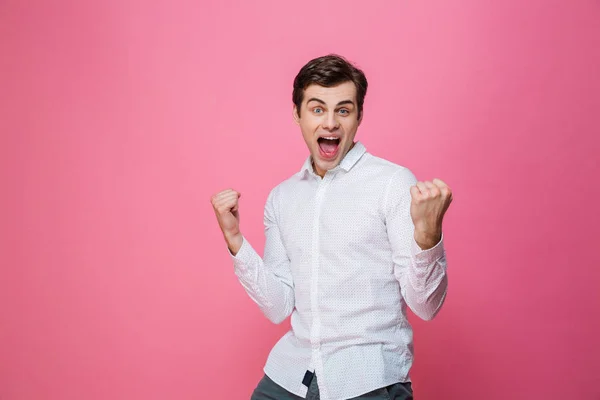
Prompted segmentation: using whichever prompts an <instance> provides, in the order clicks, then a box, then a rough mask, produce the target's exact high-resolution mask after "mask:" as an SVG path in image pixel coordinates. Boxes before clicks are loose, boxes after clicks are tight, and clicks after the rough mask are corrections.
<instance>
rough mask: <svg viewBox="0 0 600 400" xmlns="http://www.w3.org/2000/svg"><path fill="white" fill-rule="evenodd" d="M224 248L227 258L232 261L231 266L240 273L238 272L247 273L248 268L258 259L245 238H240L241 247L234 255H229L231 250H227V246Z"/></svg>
mask: <svg viewBox="0 0 600 400" xmlns="http://www.w3.org/2000/svg"><path fill="white" fill-rule="evenodd" d="M226 247H227V252H228V253H229V256H230V257H231V259H232V260H233V266H234V267H235V269H236V270H237V271H240V272H244V271H247V270H248V269H249V268H251V267H252V265H254V264H255V262H256V257H258V254H257V253H256V251H255V250H254V249H253V248H252V246H251V245H250V243H249V242H248V241H247V240H246V238H245V237H243V236H242V245H241V247H240V249H239V250H238V252H237V254H236V255H233V254H232V253H231V250H229V246H226Z"/></svg>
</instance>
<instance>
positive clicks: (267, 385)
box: [250, 375, 413, 400]
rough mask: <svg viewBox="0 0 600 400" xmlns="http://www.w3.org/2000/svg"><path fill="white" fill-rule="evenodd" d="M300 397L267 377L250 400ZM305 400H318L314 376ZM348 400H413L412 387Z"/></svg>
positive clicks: (294, 399)
mask: <svg viewBox="0 0 600 400" xmlns="http://www.w3.org/2000/svg"><path fill="white" fill-rule="evenodd" d="M302 399H303V398H302V397H299V396H296V395H295V394H292V393H290V392H288V391H287V390H285V389H284V388H282V387H281V386H279V385H278V384H276V383H275V382H273V381H272V380H271V378H269V377H268V376H267V375H265V376H263V378H262V379H261V380H260V382H259V383H258V386H256V389H254V393H252V397H251V398H250V400H302ZM304 399H307V400H320V397H319V387H318V386H317V377H316V376H314V377H313V379H312V381H311V382H310V386H309V387H308V393H306V397H305V398H304ZM349 400H413V394H412V387H411V384H410V382H407V383H395V384H393V385H390V386H386V387H383V388H379V389H376V390H373V391H372V392H369V393H365V394H363V395H361V396H358V397H353V398H352V399H349Z"/></svg>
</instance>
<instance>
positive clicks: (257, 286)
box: [227, 236, 294, 324]
mask: <svg viewBox="0 0 600 400" xmlns="http://www.w3.org/2000/svg"><path fill="white" fill-rule="evenodd" d="M238 240H239V241H241V243H239V247H236V246H238V242H237V241H238ZM227 243H228V247H229V250H230V252H231V255H232V258H233V262H234V267H235V274H236V275H237V277H238V279H239V281H240V283H241V284H242V286H243V287H244V289H245V290H246V292H247V293H248V295H249V296H250V298H251V299H252V300H253V301H254V302H255V303H256V304H257V305H258V306H259V308H260V309H261V311H262V312H263V314H265V316H266V317H267V318H268V319H269V320H270V321H272V322H274V323H276V324H279V323H281V322H282V321H284V320H285V319H286V318H287V317H288V316H289V315H290V314H291V313H292V310H293V308H294V289H293V284H292V283H291V282H290V281H289V279H286V277H283V276H278V275H277V274H275V273H274V272H272V270H271V268H269V266H268V265H267V264H265V261H264V260H263V259H262V258H261V257H260V256H259V255H258V253H256V251H255V250H254V249H253V248H252V246H251V245H250V243H249V242H248V241H246V240H245V239H244V238H243V237H242V236H240V237H239V238H232V240H231V244H230V243H229V241H228V242H227ZM233 250H237V251H236V252H235V254H234V251H233Z"/></svg>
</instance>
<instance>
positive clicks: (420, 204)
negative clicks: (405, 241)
mask: <svg viewBox="0 0 600 400" xmlns="http://www.w3.org/2000/svg"><path fill="white" fill-rule="evenodd" d="M410 195H411V198H412V201H411V204H410V216H411V217H412V220H413V223H414V225H415V241H416V242H417V244H418V245H419V247H420V248H421V249H423V250H426V249H430V248H432V247H433V246H435V245H436V244H437V243H438V242H439V241H440V240H441V238H442V220H443V219H444V214H445V213H446V210H448V207H449V206H450V203H451V202H452V191H451V190H450V188H449V187H448V185H446V184H445V183H444V182H442V181H441V180H440V179H434V180H433V181H432V182H429V181H425V182H417V184H416V185H415V186H412V187H411V188H410Z"/></svg>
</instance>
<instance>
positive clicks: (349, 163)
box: [300, 142, 367, 174]
mask: <svg viewBox="0 0 600 400" xmlns="http://www.w3.org/2000/svg"><path fill="white" fill-rule="evenodd" d="M366 152H367V149H366V148H365V146H364V145H363V144H362V143H361V142H356V143H355V144H354V147H352V149H350V151H349V152H348V153H347V154H346V156H344V158H343V159H342V161H341V162H340V164H339V165H338V166H337V167H335V168H334V169H333V170H332V171H335V170H338V169H343V170H344V171H346V172H348V171H350V170H351V169H352V167H354V165H356V163H357V162H358V160H360V158H361V157H362V156H363V154H365V153H366ZM306 172H313V173H314V170H313V168H312V156H308V157H307V158H306V161H304V164H303V165H302V168H301V169H300V173H301V174H304V173H306Z"/></svg>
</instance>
